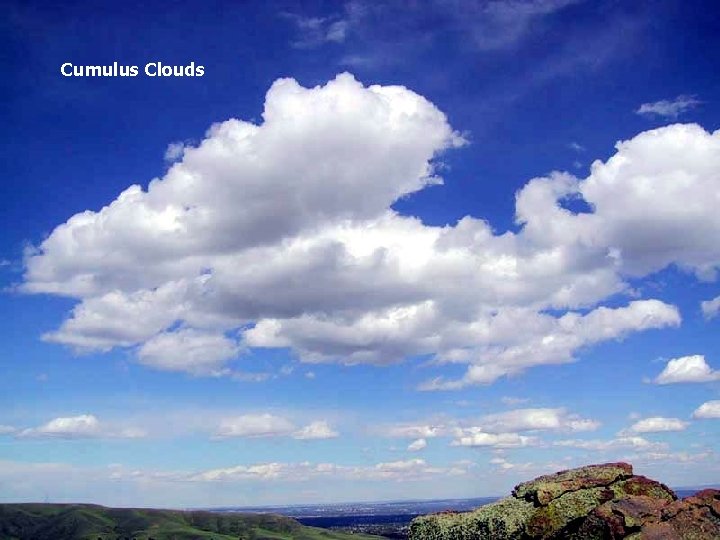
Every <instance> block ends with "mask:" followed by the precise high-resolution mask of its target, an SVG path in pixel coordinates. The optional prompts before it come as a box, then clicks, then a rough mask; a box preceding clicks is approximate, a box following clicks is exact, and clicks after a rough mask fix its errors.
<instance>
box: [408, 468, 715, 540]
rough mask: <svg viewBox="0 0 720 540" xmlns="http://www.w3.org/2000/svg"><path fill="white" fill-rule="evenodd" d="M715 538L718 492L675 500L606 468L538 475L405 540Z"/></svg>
mask: <svg viewBox="0 0 720 540" xmlns="http://www.w3.org/2000/svg"><path fill="white" fill-rule="evenodd" d="M615 539H631V540H709V539H720V491H718V490H713V489H710V490H704V491H701V492H699V493H697V494H695V495H693V496H692V497H688V498H686V499H684V500H682V501H678V500H677V496H676V495H675V493H673V491H672V490H671V489H670V488H668V487H667V486H666V485H664V484H661V483H660V482H656V481H655V480H651V479H649V478H646V477H644V476H639V475H634V474H633V470H632V466H631V465H629V464H627V463H605V464H601V465H589V466H587V467H580V468H577V469H572V470H567V471H560V472H558V473H555V474H551V475H546V476H540V477H538V478H535V479H534V480H531V481H529V482H523V483H521V484H519V485H517V486H516V487H515V489H513V491H512V495H511V496H510V497H506V498H504V499H501V500H499V501H497V502H495V503H493V504H489V505H486V506H482V507H480V508H478V509H476V510H474V511H472V512H461V513H458V512H444V513H442V514H433V515H429V516H421V517H418V518H416V519H415V520H413V522H412V523H411V525H410V540H615Z"/></svg>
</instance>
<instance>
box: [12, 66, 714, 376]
mask: <svg viewBox="0 0 720 540" xmlns="http://www.w3.org/2000/svg"><path fill="white" fill-rule="evenodd" d="M463 143H464V141H463V139H462V137H461V136H459V135H458V133H457V132H456V131H455V130H454V129H453V128H452V127H451V126H450V124H449V122H448V120H447V118H446V117H445V115H444V114H443V113H442V112H441V111H440V110H438V109H437V108H436V107H435V106H434V105H433V104H432V103H430V102H429V101H427V100H426V99H425V98H423V97H422V96H419V95H417V94H416V93H414V92H412V91H410V90H408V89H406V88H404V87H400V86H392V87H381V86H369V87H364V86H363V85H362V84H361V83H359V82H357V81H356V80H355V79H354V78H353V77H352V76H350V75H348V74H343V75H339V76H338V77H337V78H336V79H334V80H332V81H330V82H328V83H327V84H326V85H324V86H319V87H315V88H303V87H301V86H300V85H299V84H298V83H297V82H295V81H293V80H291V79H282V80H279V81H277V82H276V83H275V84H274V85H273V86H272V87H271V89H270V90H269V92H268V94H267V97H266V102H265V111H264V113H263V120H262V122H261V123H260V124H257V125H256V124H252V123H248V122H244V121H240V120H234V119H233V120H228V121H227V122H223V123H222V124H218V125H215V126H213V127H212V128H211V129H210V130H209V131H208V133H207V136H206V138H205V139H204V140H203V141H202V142H201V143H200V144H199V145H198V146H196V147H185V148H183V153H182V157H181V158H179V160H178V161H177V162H176V163H175V164H174V165H173V166H172V167H171V168H170V169H169V170H168V172H167V173H166V175H165V176H164V177H162V178H157V179H154V180H153V181H151V182H150V184H149V185H148V187H147V189H144V188H143V187H141V186H139V185H134V186H131V187H129V188H128V189H127V190H125V191H124V192H123V193H121V194H120V195H119V196H118V197H117V199H116V200H114V201H113V202H111V203H110V204H109V205H108V206H106V207H104V208H102V209H100V210H99V211H90V210H88V211H86V212H83V213H80V214H77V215H75V216H73V217H71V218H70V219H69V220H68V221H67V222H66V223H63V224H61V225H59V226H58V227H57V228H56V229H55V230H54V231H53V232H52V233H51V234H50V235H49V236H48V238H46V239H45V240H44V241H43V242H42V243H41V244H40V245H38V246H37V247H36V248H34V249H32V250H29V251H28V254H27V256H26V261H25V263H26V273H25V280H24V283H23V285H22V288H23V289H24V290H25V291H27V292H33V293H40V292H42V293H51V294H60V295H66V296H70V297H73V298H76V299H77V300H78V304H77V305H76V306H75V308H74V309H73V310H72V312H71V313H70V315H69V316H68V318H67V319H66V320H65V321H64V322H62V324H61V325H60V327H59V328H58V329H57V330H56V331H53V332H50V333H48V334H47V335H46V336H45V338H46V339H47V340H50V341H54V342H58V343H62V344H65V345H69V346H73V347H75V348H78V349H84V350H109V349H112V348H114V347H130V348H133V350H135V351H137V354H138V358H139V361H141V362H142V363H143V364H146V365H149V366H153V367H157V368H160V369H166V370H176V371H177V370H179V371H186V372H189V373H193V374H196V375H203V374H212V375H217V374H224V373H230V372H231V371H230V370H229V369H227V365H228V364H229V363H231V362H232V361H233V360H234V359H235V358H237V357H238V356H239V355H241V354H242V352H243V351H244V350H246V349H247V348H249V347H257V348H262V347H271V348H276V347H282V348H290V349H291V350H293V351H294V353H295V354H296V355H297V356H298V358H299V359H300V360H301V361H306V362H341V363H347V364H352V363H373V364H385V363H390V362H396V361H400V360H403V359H405V358H407V357H410V356H413V355H420V354H422V355H433V356H434V357H435V359H436V362H437V364H438V365H441V364H443V363H464V364H468V365H469V366H468V371H467V373H466V375H465V376H464V377H463V378H462V379H459V380H447V379H445V378H442V377H438V378H436V379H433V380H431V381H428V382H426V383H425V384H424V385H423V388H425V389H443V388H444V389H451V388H459V387H462V386H465V385H468V384H480V383H489V382H492V381H494V380H496V379H497V378H499V377H502V376H504V375H508V374H515V373H519V372H521V371H523V370H524V369H526V368H528V367H530V366H533V365H538V364H550V363H561V362H568V361H571V360H573V359H574V357H575V355H576V354H577V351H578V350H580V349H581V348H583V347H586V346H589V345H592V344H594V343H597V342H600V341H604V340H608V339H617V338H621V337H623V336H625V335H627V334H628V333H631V332H635V331H640V330H646V329H652V328H662V327H667V326H675V325H678V324H679V323H680V315H679V313H678V311H677V309H675V308H674V307H673V306H671V305H668V304H666V303H664V302H662V301H660V300H658V299H651V298H649V299H648V298H640V299H634V300H633V301H632V302H630V301H627V302H625V305H619V306H617V305H615V306H614V307H607V306H603V305H602V304H603V302H605V301H606V300H607V299H608V298H610V297H611V296H614V295H616V294H617V293H624V292H630V288H629V286H628V284H627V283H626V280H627V279H628V278H631V277H632V278H637V277H642V276H645V275H648V274H649V273H652V272H655V271H657V270H660V269H662V268H664V267H666V266H668V265H672V264H674V265H677V266H678V267H680V268H682V269H684V270H687V271H689V272H691V273H693V274H695V275H696V276H697V277H699V278H700V279H705V280H708V279H714V278H715V277H716V272H717V269H718V267H719V266H720V246H719V245H718V243H717V242H716V241H714V239H715V238H718V237H720V214H718V213H717V212H716V208H717V207H718V203H719V202H720V187H719V186H720V178H719V177H718V172H717V171H720V133H718V132H716V133H708V132H706V131H704V130H703V129H702V128H701V127H699V126H695V125H673V126H668V127H665V128H661V129H657V130H653V131H648V132H644V133H641V134H639V135H638V136H636V137H635V138H633V139H631V140H629V141H625V142H622V143H619V144H618V145H617V151H616V153H615V155H613V156H612V157H611V158H610V159H609V160H607V161H606V162H601V161H596V162H595V163H594V164H593V166H592V170H591V172H590V175H589V176H588V177H587V178H585V179H579V178H576V177H574V176H572V175H569V174H566V173H553V174H551V175H549V176H548V177H544V178H536V179H533V180H531V181H530V182H528V183H527V184H526V185H525V187H524V188H523V189H521V190H520V191H519V192H518V194H517V205H516V212H517V214H516V219H517V222H518V229H517V231H506V232H501V231H495V230H494V229H493V228H492V226H491V225H490V224H489V223H488V222H486V221H484V220H482V219H480V218H479V217H477V216H476V217H472V216H467V217H464V218H463V219H461V220H459V221H458V222H457V223H456V224H454V225H448V226H445V227H434V226H428V225H425V224H424V223H423V222H422V221H421V220H420V219H418V218H414V217H409V216H404V215H400V214H398V213H397V212H396V211H394V210H393V209H392V204H393V203H394V202H395V201H397V200H398V199H399V198H401V197H404V196H407V195H410V194H412V193H414V192H416V191H418V190H421V189H424V188H426V187H427V186H430V185H433V184H439V183H442V179H441V178H439V177H438V176H437V171H438V170H439V167H437V160H438V158H439V156H440V155H441V154H442V153H443V152H444V151H447V150H449V149H451V148H453V147H458V146H461V145H463ZM570 199H583V200H584V201H585V203H587V205H589V207H590V211H589V212H585V213H577V212H573V211H571V210H569V209H568V208H569V206H568V205H567V204H566V202H567V201H568V200H570ZM204 347H206V348H207V350H204ZM440 369H442V368H440Z"/></svg>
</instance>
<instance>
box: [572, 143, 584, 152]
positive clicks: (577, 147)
mask: <svg viewBox="0 0 720 540" xmlns="http://www.w3.org/2000/svg"><path fill="white" fill-rule="evenodd" d="M568 147H569V148H570V149H571V150H575V151H576V152H584V151H585V147H584V146H583V145H582V144H580V143H577V142H575V141H573V142H571V143H570V144H568Z"/></svg>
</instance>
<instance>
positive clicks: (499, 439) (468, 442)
mask: <svg viewBox="0 0 720 540" xmlns="http://www.w3.org/2000/svg"><path fill="white" fill-rule="evenodd" d="M456 435H457V438H456V439H455V440H453V441H452V443H451V445H452V446H469V447H472V448H478V447H492V448H519V447H524V446H533V445H536V444H537V443H538V440H537V438H536V437H528V436H525V435H520V434H518V433H486V432H483V431H482V430H481V429H480V428H463V429H458V430H457V431H456Z"/></svg>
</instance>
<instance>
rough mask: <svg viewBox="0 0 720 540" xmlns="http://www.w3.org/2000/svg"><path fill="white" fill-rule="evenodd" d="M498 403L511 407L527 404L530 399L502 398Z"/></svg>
mask: <svg viewBox="0 0 720 540" xmlns="http://www.w3.org/2000/svg"><path fill="white" fill-rule="evenodd" d="M500 401H501V402H502V403H503V405H509V406H511V407H512V406H514V405H522V404H523V403H527V402H528V401H530V399H529V398H519V397H511V396H504V397H502V398H500Z"/></svg>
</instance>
